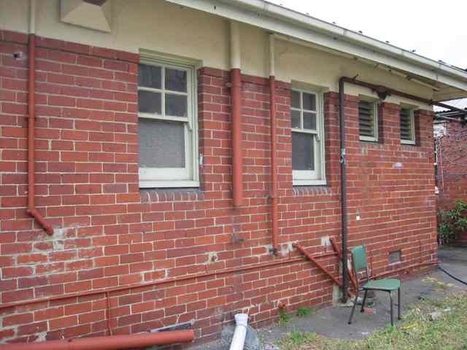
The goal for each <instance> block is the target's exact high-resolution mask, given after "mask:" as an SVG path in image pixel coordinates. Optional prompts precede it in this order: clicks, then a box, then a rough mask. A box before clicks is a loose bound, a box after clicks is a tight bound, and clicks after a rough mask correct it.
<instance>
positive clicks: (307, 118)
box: [303, 112, 316, 130]
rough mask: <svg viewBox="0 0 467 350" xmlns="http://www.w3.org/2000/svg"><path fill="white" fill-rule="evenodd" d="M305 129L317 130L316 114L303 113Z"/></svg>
mask: <svg viewBox="0 0 467 350" xmlns="http://www.w3.org/2000/svg"><path fill="white" fill-rule="evenodd" d="M303 129H311V130H316V113H310V112H303Z"/></svg>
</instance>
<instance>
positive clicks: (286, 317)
mask: <svg viewBox="0 0 467 350" xmlns="http://www.w3.org/2000/svg"><path fill="white" fill-rule="evenodd" d="M291 319H292V316H291V315H290V314H289V313H288V312H287V311H285V310H284V309H280V310H279V323H280V324H281V325H284V324H288V323H290V320H291Z"/></svg>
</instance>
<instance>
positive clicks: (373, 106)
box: [358, 100, 378, 142]
mask: <svg viewBox="0 0 467 350" xmlns="http://www.w3.org/2000/svg"><path fill="white" fill-rule="evenodd" d="M358 126H359V130H360V140H361V141H373V142H377V141H378V104H377V103H376V101H367V100H360V102H359V103H358Z"/></svg>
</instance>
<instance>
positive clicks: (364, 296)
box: [360, 289, 368, 312]
mask: <svg viewBox="0 0 467 350" xmlns="http://www.w3.org/2000/svg"><path fill="white" fill-rule="evenodd" d="M367 295H368V289H365V294H364V295H363V301H362V308H361V309H360V312H364V311H365V302H366V297H367Z"/></svg>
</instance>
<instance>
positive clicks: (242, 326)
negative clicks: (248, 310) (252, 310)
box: [230, 314, 248, 350]
mask: <svg viewBox="0 0 467 350" xmlns="http://www.w3.org/2000/svg"><path fill="white" fill-rule="evenodd" d="M235 323H236V325H237V327H235V332H234V335H233V338H232V343H230V350H243V347H244V346H245V338H246V331H247V328H248V315H247V314H236V315H235Z"/></svg>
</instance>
